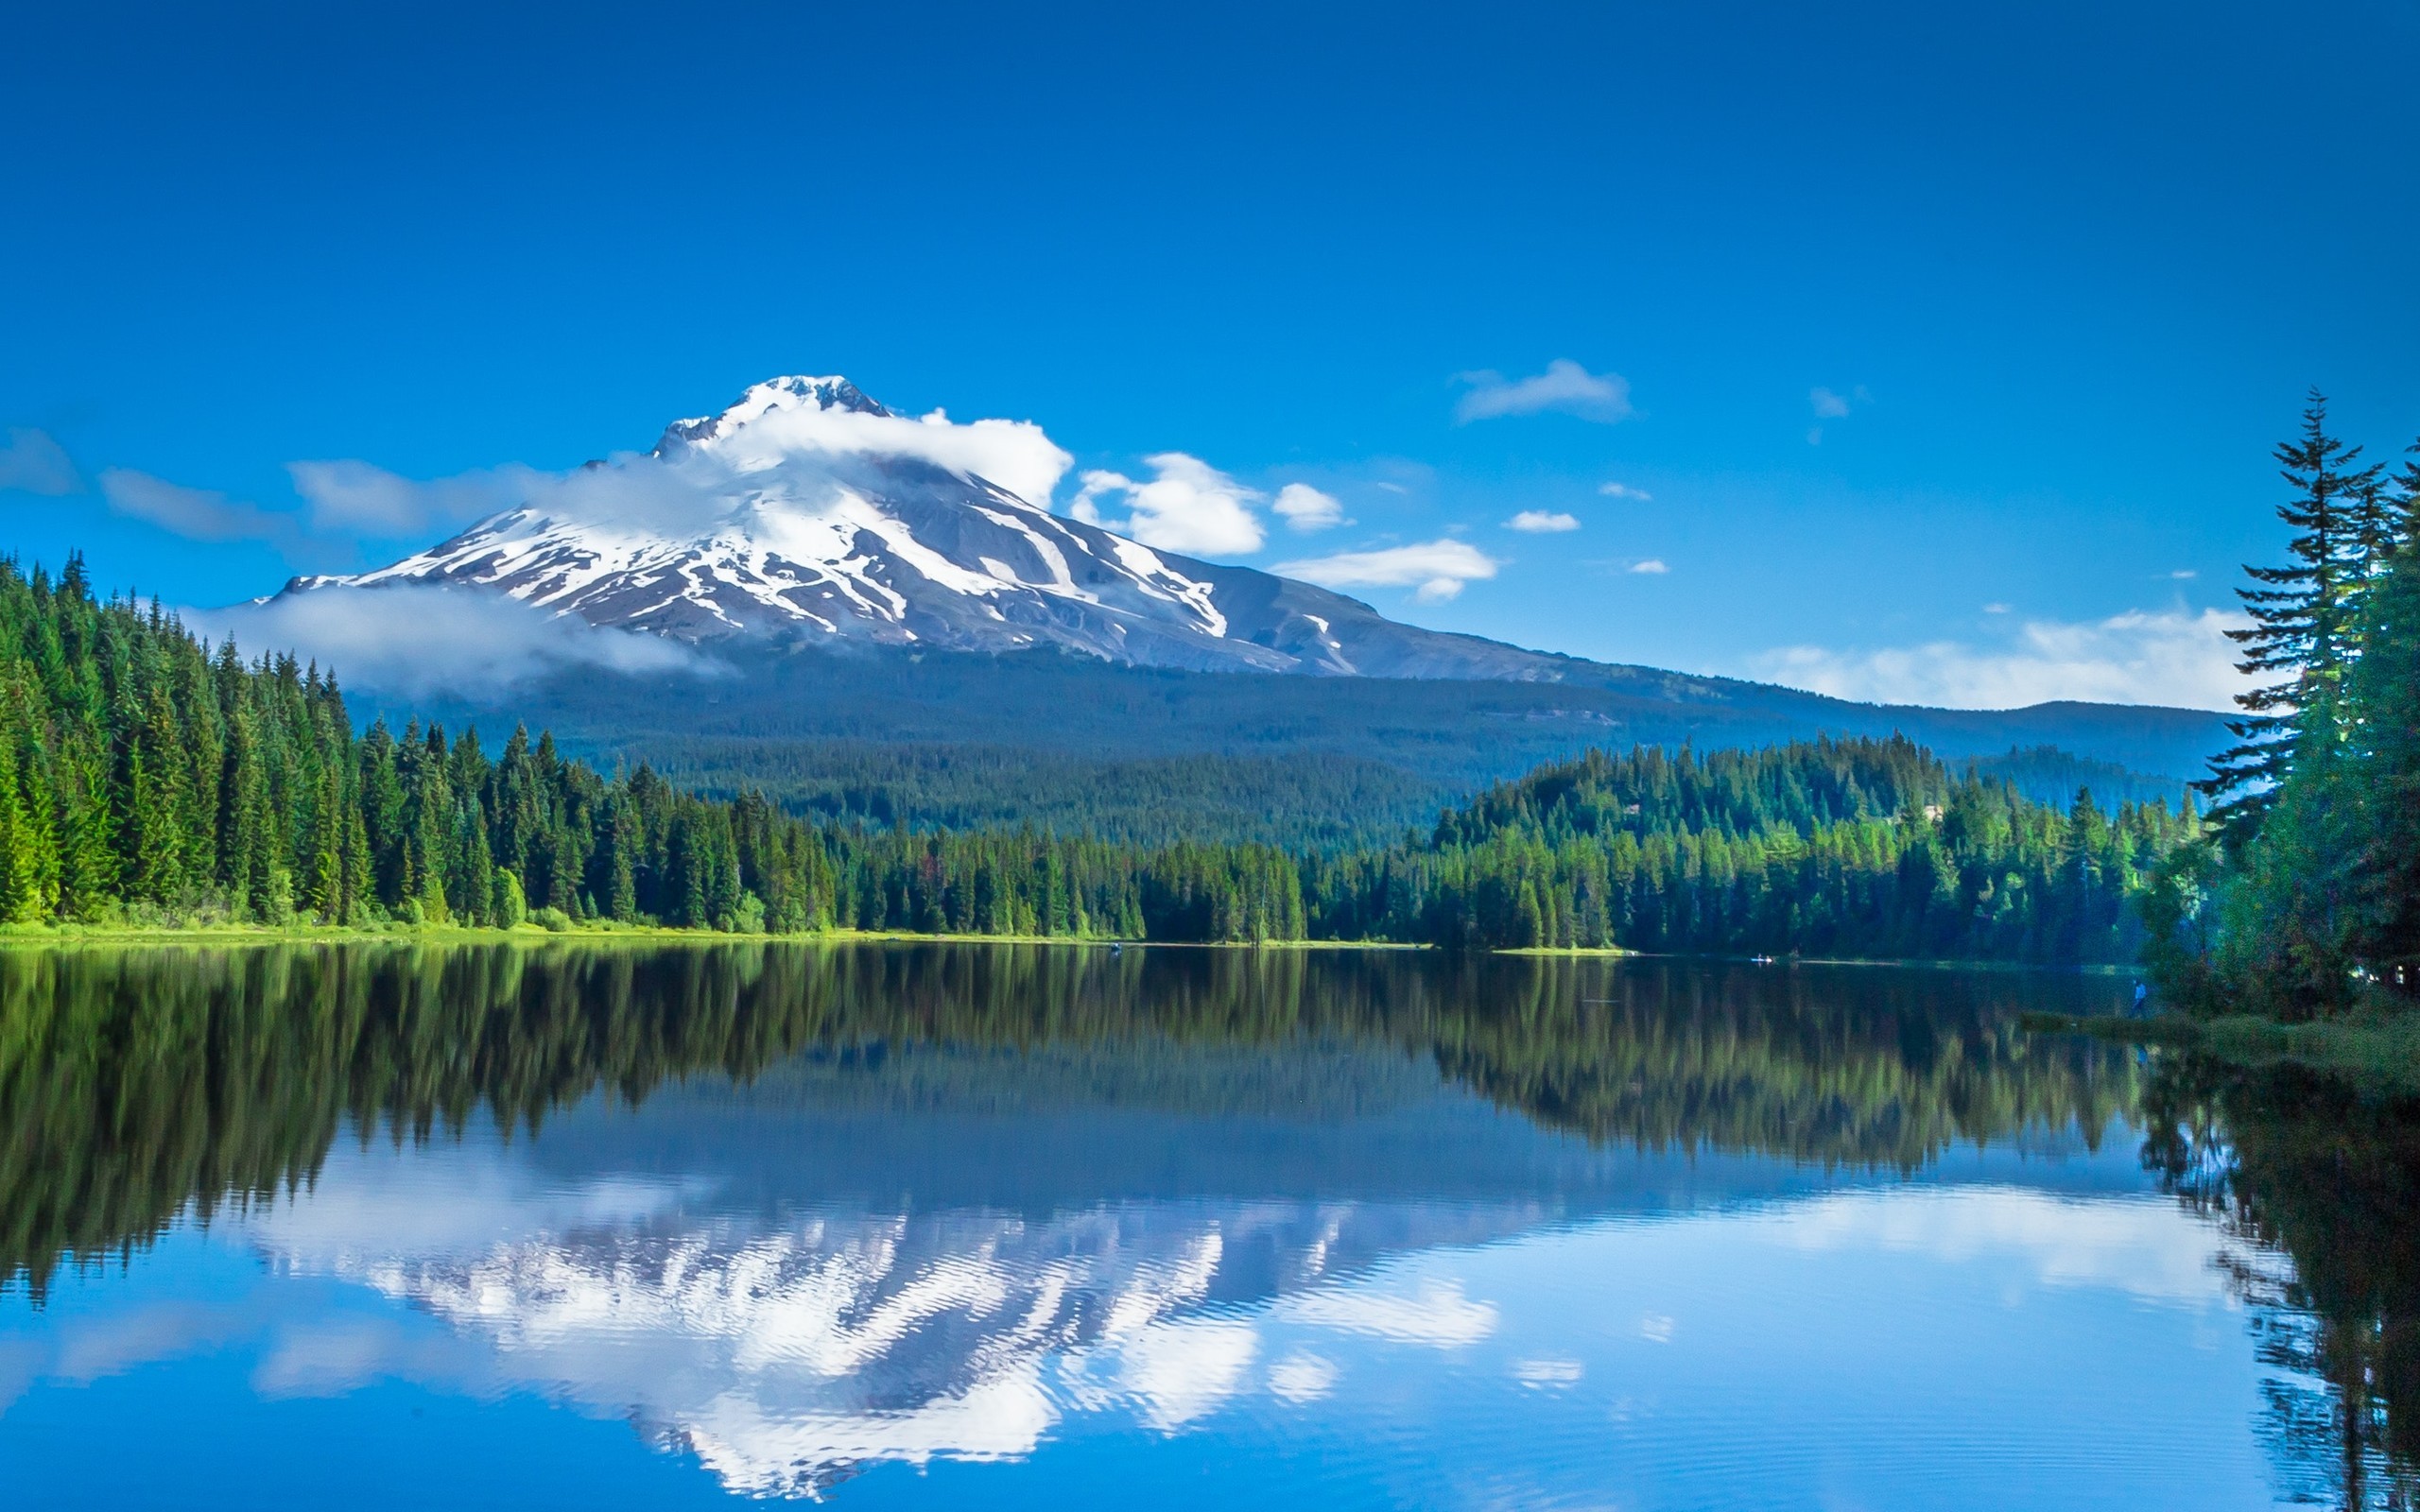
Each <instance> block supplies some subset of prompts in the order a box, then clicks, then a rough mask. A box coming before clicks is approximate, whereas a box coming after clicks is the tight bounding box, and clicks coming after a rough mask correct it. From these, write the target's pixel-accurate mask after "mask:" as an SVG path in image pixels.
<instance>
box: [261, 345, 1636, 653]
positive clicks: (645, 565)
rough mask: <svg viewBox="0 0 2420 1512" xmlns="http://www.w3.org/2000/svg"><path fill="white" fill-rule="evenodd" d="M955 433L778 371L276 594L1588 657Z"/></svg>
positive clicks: (1176, 645)
mask: <svg viewBox="0 0 2420 1512" xmlns="http://www.w3.org/2000/svg"><path fill="white" fill-rule="evenodd" d="M868 422H873V423H872V424H869V423H868ZM945 429H946V430H949V431H962V430H964V429H965V428H964V427H940V426H925V425H922V424H921V422H919V421H913V420H909V419H908V418H906V417H902V416H898V415H894V414H893V413H892V412H891V411H890V410H889V409H886V408H884V407H883V406H882V405H881V404H877V403H875V402H874V401H873V400H872V399H869V398H867V397H866V395H865V394H863V393H862V392H860V391H859V390H858V389H857V387H856V385H854V384H852V383H850V382H849V381H848V380H847V379H845V378H837V377H833V378H806V377H787V378H776V379H773V380H771V381H769V382H767V383H761V384H758V385H756V386H755V387H752V388H751V389H749V390H748V391H747V392H746V393H745V394H742V395H741V396H740V397H739V399H738V400H737V401H736V402H735V403H734V404H732V405H731V407H729V408H728V409H725V410H724V411H723V412H722V413H721V414H719V415H715V416H708V417H703V418H700V419H697V420H684V421H675V422H674V423H673V424H672V425H671V426H670V427H669V428H667V429H666V431H665V433H664V437H663V438H662V439H661V440H660V441H658V442H657V443H656V446H655V449H654V450H653V451H652V452H650V453H648V455H646V456H645V457H643V458H629V459H625V460H623V461H617V462H603V463H592V464H590V466H589V468H588V469H586V470H585V472H586V476H584V477H582V476H579V475H575V477H574V479H572V480H569V481H568V483H567V486H566V487H564V488H563V489H561V490H550V491H549V492H548V493H547V494H545V495H544V496H543V497H540V498H537V499H533V500H531V501H530V502H527V503H524V504H521V505H518V506H516V507H512V508H510V509H507V510H505V511H503V512H502V513H500V514H496V515H493V516H492V517H490V518H488V519H486V520H482V521H480V522H479V523H477V524H474V525H473V526H471V527H470V528H469V529H467V530H465V531H463V532H462V533H461V534H460V535H458V536H456V537H454V538H453V539H452V540H450V541H444V542H442V543H441V544H439V545H436V546H433V547H431V548H429V549H428V550H426V551H423V552H421V553H419V554H417V555H415V556H412V557H407V558H405V559H403V560H402V561H399V562H396V563H394V564H393V565H392V566H389V567H385V568H381V569H379V570H378V571H375V572H370V573H363V574H358V575H355V576H342V577H303V578H297V579H296V580H295V581H294V582H293V583H291V584H289V585H288V586H287V589H286V592H287V593H309V592H312V591H314V590H318V589H323V588H329V587H337V586H345V587H363V588H367V587H377V586H382V585H389V584H422V585H446V586H473V587H476V588H479V589H483V590H487V591H491V592H493V593H501V594H505V595H507V596H509V597H511V598H514V599H518V600H520V601H522V602H524V603H527V604H531V605H535V606H538V607H541V608H544V609H547V610H554V611H556V612H559V613H570V614H577V615H579V617H580V618H581V619H584V620H586V621H587V622H588V623H590V624H592V625H596V626H602V627H621V628H632V629H647V630H652V631H655V632H657V633H660V634H664V635H667V636H672V637H675V638H678V639H680V640H683V641H687V642H691V643H695V644H719V643H729V642H734V641H772V642H783V641H798V640H805V641H855V642H863V643H873V644H879V645H894V646H914V647H929V648H934V649H943V650H955V651H986V652H1003V651H1023V650H1030V649H1033V648H1036V647H1046V646H1055V647H1059V648H1061V649H1063V650H1068V651H1074V652H1080V653H1082V654H1085V655H1089V656H1094V657H1098V658H1101V659H1103V660H1105V661H1109V662H1119V663H1123V664H1127V665H1135V666H1163V667H1184V668H1189V669H1193V670H1199V671H1236V672H1293V673H1314V674H1323V675H1329V676H1357V675H1358V676H1374V677H1406V678H1476V679H1508V680H1516V681H1554V680H1561V679H1564V677H1565V676H1567V675H1569V674H1570V673H1572V672H1574V671H1578V670H1584V669H1586V668H1588V667H1589V666H1590V663H1588V662H1577V661H1574V660H1573V659H1571V658H1567V657H1559V656H1549V655H1546V654H1544V653H1541V652H1535V651H1525V650H1521V649H1519V648H1517V647H1514V646H1510V645H1505V644H1500V643H1498V642H1495V641H1489V640H1483V639H1481V638H1479V637H1478V636H1470V635H1448V634H1443V633H1441V632H1439V631H1436V630H1425V629H1420V628H1417V627H1412V626H1408V625H1398V624H1396V623H1394V622H1393V621H1392V620H1389V619H1387V618H1385V617H1384V616H1383V615H1381V614H1379V613H1378V612H1377V611H1376V610H1373V609H1372V608H1371V607H1370V606H1368V605H1367V604H1363V603H1360V602H1359V601H1357V600H1355V599H1351V598H1347V597H1345V596H1343V595H1342V594H1340V593H1329V592H1328V591H1327V590H1325V589H1322V588H1315V587H1312V586H1311V585H1310V584H1308V583H1301V582H1295V581H1292V580H1290V579H1288V578H1284V577H1277V576H1271V575H1270V574H1268V573H1263V572H1255V571H1253V569H1251V568H1248V567H1222V566H1218V565H1214V564H1212V563H1209V562H1203V561H1196V560H1194V559H1193V558H1189V557H1180V556H1176V555H1174V554H1172V553H1168V552H1163V551H1155V550H1153V549H1151V548H1150V547H1148V546H1145V545H1142V544H1140V543H1138V542H1136V541H1130V540H1128V539H1126V538H1125V537H1123V536H1119V535H1116V534H1114V533H1112V532H1110V531H1108V530H1104V529H1101V528H1100V527H1098V526H1097V525H1089V524H1083V523H1081V522H1080V521H1075V520H1069V519H1065V518H1063V517H1062V516H1059V515H1055V514H1052V513H1051V512H1050V511H1049V510H1048V509H1046V508H1045V507H1042V506H1041V505H1039V504H1036V503H1033V502H1030V501H1029V500H1027V499H1024V498H1021V497H1019V496H1018V494H1017V493H1015V492H1014V491H1012V490H1011V489H1010V488H1008V487H1004V486H1003V485H1002V484H1000V483H998V482H995V481H994V480H993V479H991V478H989V477H986V476H984V475H983V474H981V473H980V472H976V471H974V470H973V466H972V465H970V464H974V463H978V462H979V460H980V459H979V458H977V457H958V458H953V457H951V456H949V455H946V454H945V453H938V452H933V453H926V454H925V455H919V453H918V452H917V451H916V450H914V449H913V443H915V442H916V441H917V440H919V439H922V438H921V437H919V435H918V434H917V433H918V432H919V431H920V430H923V431H931V432H935V433H940V432H942V431H943V430H945ZM953 461H956V462H957V463H958V465H955V466H953V465H951V463H952V462H953Z"/></svg>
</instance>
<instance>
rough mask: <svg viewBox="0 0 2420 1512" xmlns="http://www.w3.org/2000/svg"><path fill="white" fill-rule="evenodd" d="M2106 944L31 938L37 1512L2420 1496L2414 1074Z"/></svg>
mask: <svg viewBox="0 0 2420 1512" xmlns="http://www.w3.org/2000/svg"><path fill="white" fill-rule="evenodd" d="M2129 987H2130V984H2129V983H2128V982H2126V981H2125V980H2123V979H2120V978H2116V977H2106V976H2083V975H2071V974H2052V973H2033V972H2023V971H1946V970H1940V971H1936V970H1924V969H1914V968H1905V969H1902V968H1884V967H1845V966H1843V967H1817V966H1790V965H1767V966H1758V965H1750V964H1721V963H1701V962H1678V961H1661V960H1647V959H1625V960H1604V959H1578V960H1573V959H1538V958H1516V957H1493V958H1483V959H1478V960H1454V959H1449V958H1443V957H1439V956H1436V955H1433V954H1414V953H1405V952H1383V951H1369V952H1357V951H1226V950H1182V949H1169V948H1152V949H1142V948H1130V949H1128V950H1126V951H1125V952H1124V953H1122V954H1111V953H1110V952H1108V951H1107V950H1106V949H1095V948H1081V947H1011V946H989V945H972V944H970V945H920V944H890V945H875V944H865V945H848V946H813V945H781V944H773V945H765V944H730V945H716V946H663V945H628V946H609V947H583V946H550V947H544V948H527V947H521V946H501V945H499V946H461V947H437V946H423V945H399V946H380V945H346V946H337V945H328V946H293V947H286V946H277V947H259V948H243V949H227V950H215V949H201V948H173V949H151V950H114V949H80V950H61V951H10V952H0V1277H4V1278H5V1279H6V1288H5V1290H0V1488H5V1492H6V1496H5V1500H6V1502H7V1504H9V1506H11V1507H53V1506H58V1507H77V1506H92V1507H146V1506H166V1505H176V1506H181V1507H205V1508H211V1507H236V1506H242V1507H253V1506H273V1505H336V1504H342V1505H345V1506H347V1507H352V1508H368V1507H424V1506H445V1507H465V1508H467V1507H514V1508H529V1507H558V1506H560V1507H579V1508H599V1507H702V1506H713V1505H720V1504H725V1503H733V1502H735V1501H737V1500H740V1499H769V1498H770V1499H783V1498H789V1499H801V1500H820V1501H824V1502H828V1503H833V1504H835V1505H837V1506H840V1507H849V1508H869V1509H871V1508H892V1507H967V1506H986V1507H994V1506H996V1507H1024V1506H1032V1507H1051V1508H1064V1507H1067V1506H1070V1505H1093V1504H1105V1503H1121V1504H1124V1503H1141V1504H1145V1505H1149V1506H1150V1507H1153V1508H1154V1509H1165V1508H1176V1507H1192V1506H1229V1505H1236V1504H1246V1505H1263V1506H1280V1507H1288V1506H1302V1507H1320V1508H1343V1507H1467V1508H1495V1507H1570V1508H1611V1507H1618V1508H1641V1509H1644V1508H1679V1507H1747V1506H1755V1507H1806V1508H1824V1509H1834V1508H1898V1507H1944V1508H1950V1507H1955V1508H1979V1507H2011V1508H2016V1507H2024V1508H2041V1507H2062V1508H2080V1507H2112V1508H2118V1507H2122V1508H2128V1509H2134V1512H2139V1509H2143V1508H2154V1507H2180V1508H2181V1507H2191V1508H2204V1509H2206V1508H2225V1507H2256V1506H2269V1505H2273V1504H2276V1503H2321V1504H2327V1505H2378V1506H2386V1505H2405V1504H2410V1502H2411V1497H2412V1496H2413V1495H2414V1491H2415V1486H2420V1481H2415V1479H2414V1477H2413V1475H2412V1472H2411V1466H2412V1464H2413V1462H2414V1457H2413V1455H2412V1453H2411V1451H2412V1449H2413V1448H2414V1447H2415V1446H2414V1444H2413V1442H2412V1440H2413V1435H2414V1432H2415V1430H2414V1429H2413V1427H2412V1426H2411V1418H2410V1417H2408V1416H2407V1414H2408V1413H2409V1412H2411V1411H2420V1409H2415V1408H2412V1407H2411V1402H2412V1400H2413V1398H2414V1396H2415V1395H2416V1394H2420V1329H2416V1328H2415V1311H2414V1308H2413V1306H2412V1300H2413V1296H2414V1293H2413V1282H2414V1280H2415V1278H2420V1263H2415V1260H2414V1257H2413V1252H2412V1249H2413V1246H2412V1243H2411V1239H2410V1237H2409V1233H2410V1229H2411V1223H2410V1215H2411V1212H2412V1211H2415V1209H2414V1207H2413V1205H2412V1203H2413V1199H2414V1197H2415V1196H2420V1192H2415V1190H2414V1180H2413V1177H2414V1173H2415V1172H2420V1140H2415V1139H2414V1137H2413V1120H2412V1119H2411V1114H2410V1110H2409V1109H2408V1108H2405V1107H2403V1106H2402V1105H2396V1104H2392V1103H2385V1102H2380V1101H2377V1100H2376V1099H2365V1098H2363V1097H2360V1096H2359V1095H2356V1094H2355V1093H2353V1092H2351V1091H2347V1090H2344V1089H2341V1088H2336V1087H2333V1086H2331V1085H2328V1084H2323V1083H2318V1082H2313V1081H2310V1080H2308V1079H2303V1078H2297V1077H2294V1076H2292V1075H2290V1074H2284V1073H2278V1074H2268V1075H2263V1076H2251V1075H2248V1074H2234V1075H2230V1074H2221V1073H2220V1072H2218V1071H2216V1070H2214V1069H2212V1068H2209V1067H2205V1066H2200V1065H2197V1064H2194V1063H2192V1062H2190V1061H2188V1060H2186V1059H2182V1058H2179V1057H2173V1056H2163V1055H2157V1054H2145V1053H2142V1052H2137V1051H2135V1050H2132V1049H2126V1048H2121V1047H2116V1046H2112V1045H2107V1044H2103V1043H2100V1042H2097V1041H2090V1040H2081V1039H2073V1038H2059V1037H2036V1036H2031V1035H2029V1034H2027V1033H2026V1032H2025V1031H2023V1030H2022V1029H2021V1028H2019V1027H2018V1024H2017V1018H2018V1016H2019V1015H2020V1014H2022V1013H2024V1012H2026V1011H2028V1010H2050V1011H2056V1012H2063V1013H2077V1012H2109V1011H2115V1010H2116V1009H2117V1008H2118V1005H2121V1004H2122V1002H2123V1001H2124V999H2125V997H2126V995H2127V992H2128V990H2129Z"/></svg>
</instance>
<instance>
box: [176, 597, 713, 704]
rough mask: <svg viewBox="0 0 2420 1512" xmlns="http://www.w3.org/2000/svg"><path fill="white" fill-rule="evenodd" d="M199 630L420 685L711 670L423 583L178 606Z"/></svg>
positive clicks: (668, 647)
mask: <svg viewBox="0 0 2420 1512" xmlns="http://www.w3.org/2000/svg"><path fill="white" fill-rule="evenodd" d="M184 618H185V622H186V623H187V624H189V625H192V626H193V627H195V628H197V629H199V630H200V631H201V632H202V633H204V634H206V635H210V636H213V637H219V636H233V637H234V638H235V640H236V642H237V644H240V645H243V646H245V647H247V648H249V649H251V650H256V651H257V650H268V649H278V650H285V649H291V650H293V651H294V652H295V653H296V654H297V655H299V656H302V657H306V658H309V659H311V660H313V661H316V662H319V663H320V665H321V666H322V667H332V668H334V669H335V670H336V672H337V675H338V676H339V677H340V678H341V679H343V680H345V681H347V682H351V683H356V684H366V685H369V686H372V687H376V688H378V689H380V690H382V691H386V692H391V693H401V694H423V693H430V692H436V691H441V690H442V689H444V688H446V687H449V686H456V685H459V684H461V683H465V682H471V683H481V684H493V685H505V684H510V683H515V682H519V681H522V680H524V679H528V678H532V677H536V676H539V675H542V674H544V673H547V672H552V671H556V670H558V669H561V668H564V667H581V666H586V667H601V668H604V669H607V670H609V671H614V672H674V671H684V670H685V671H693V672H712V671H715V670H717V668H718V663H716V662H709V661H707V660H706V659H704V658H702V657H701V656H700V655H699V654H698V653H697V652H696V651H694V650H692V649H690V648H689V647H688V646H685V645H683V644H680V643H679V642H677V641H670V640H666V639H665V638H664V637H662V636H656V635H648V634H645V633H643V632H640V631H636V630H613V629H598V628H596V627H594V626H592V625H590V624H589V623H588V622H587V621H585V620H582V619H580V618H579V617H577V616H575V615H552V614H548V613H547V612H546V611H545V610H540V609H534V608H532V607H530V606H529V605H527V604H524V603H522V602H520V601H519V600H517V599H510V598H503V597H499V596H497V595H494V594H492V593H477V592H475V591H469V590H458V589H452V588H445V587H441V586H436V585H430V584H419V583H394V584H385V585H381V586H378V587H374V588H352V587H343V586H335V587H326V588H314V589H312V590H311V591H310V592H308V593H293V594H285V595H280V596H278V597H275V598H268V599H256V600H254V601H252V602H251V603H247V604H236V605H232V606H230V607H228V608H226V609H216V610H185V611H184Z"/></svg>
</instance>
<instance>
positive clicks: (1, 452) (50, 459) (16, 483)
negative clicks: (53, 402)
mask: <svg viewBox="0 0 2420 1512" xmlns="http://www.w3.org/2000/svg"><path fill="white" fill-rule="evenodd" d="M8 437H9V442H8V444H7V445H5V446H0V492H6V491H8V490H11V489H14V490H18V491H20V492H24V493H40V494H44V495H46V496H48V497H51V498H57V497H58V496H59V495H61V494H62V493H80V492H82V491H83V488H84V480H83V478H82V477H81V476H80V475H79V474H78V472H77V471H76V464H75V463H74V462H72V461H70V460H68V457H67V450H66V448H65V447H62V446H61V445H60V444H59V443H58V442H57V441H55V440H53V439H51V438H50V434H49V433H48V432H47V431H38V430H34V429H31V428H30V427H26V426H21V425H12V426H10V427H9V431H8Z"/></svg>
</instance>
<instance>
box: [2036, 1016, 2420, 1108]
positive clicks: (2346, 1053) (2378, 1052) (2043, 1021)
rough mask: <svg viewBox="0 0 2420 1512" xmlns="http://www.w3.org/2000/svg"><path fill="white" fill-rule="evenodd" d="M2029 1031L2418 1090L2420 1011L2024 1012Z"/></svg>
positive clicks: (2408, 1091) (2251, 1067)
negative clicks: (2306, 1014) (2286, 1015)
mask: <svg viewBox="0 0 2420 1512" xmlns="http://www.w3.org/2000/svg"><path fill="white" fill-rule="evenodd" d="M2017 1022H2018V1025H2019V1027H2021V1028H2023V1029H2024V1030H2026V1031H2027V1032H2028V1033H2030V1034H2076V1035H2085V1036H2088V1037H2090V1038H2092V1039H2095V1040H2114V1041H2117V1042H2118V1043H2121V1044H2131V1045H2139V1046H2156V1047H2162V1048H2167V1049H2174V1050H2186V1051H2191V1052H2193V1053H2195V1054H2198V1055H2203V1056H2207V1057H2210V1058H2211V1059H2213V1060H2217V1061H2220V1062H2221V1063H2223V1064H2225V1065H2228V1066H2232V1067H2237V1068H2240V1069H2243V1070H2247V1071H2250V1070H2258V1069H2261V1068H2264V1067H2275V1066H2298V1067H2302V1068H2304V1069H2306V1070H2309V1071H2314V1072H2319V1073H2323V1074H2328V1075H2333V1076H2340V1077H2345V1078H2348V1079H2350V1080H2353V1081H2355V1082H2358V1083H2361V1084H2364V1085H2368V1086H2371V1087H2375V1088H2379V1089H2382V1090H2387V1091H2394V1092H2397V1093H2400V1094H2405V1095H2411V1094H2420V1014H2402V1015H2395V1014H2360V1015H2355V1016H2349V1017H2346V1018H2342V1019H2314V1020H2312V1021H2310V1022H2307V1023H2282V1022H2278V1021H2276V1020H2274V1019H2264V1018H2261V1017H2259V1016H2258V1015H2256V1014H2250V1013H2235V1014H2226V1015H2223V1016H2221V1017H2219V1018H2215V1019H2189V1018H2187V1017H2185V1016H2184V1015H2183V1014H2177V1013H2161V1014H2154V1015H2152V1017H2150V1018H2147V1019H2128V1018H2121V1017H2117V1016H2100V1017H2075V1016H2070V1015H2066V1014H2048V1013H2028V1014H2023V1015H2020V1016H2019V1018H2018V1020H2017Z"/></svg>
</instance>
